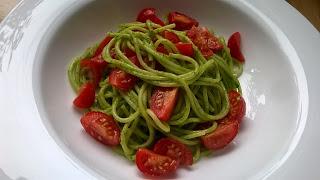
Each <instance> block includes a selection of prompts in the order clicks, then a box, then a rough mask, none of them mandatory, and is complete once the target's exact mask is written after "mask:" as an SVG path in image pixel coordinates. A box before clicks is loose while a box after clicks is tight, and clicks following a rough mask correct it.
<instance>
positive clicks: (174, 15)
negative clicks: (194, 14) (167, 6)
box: [168, 12, 199, 31]
mask: <svg viewBox="0 0 320 180" xmlns="http://www.w3.org/2000/svg"><path fill="white" fill-rule="evenodd" d="M168 21H169V24H172V23H175V24H176V27H175V28H174V29H176V30H179V31H184V30H189V29H191V28H192V26H198V25H199V22H198V21H197V20H195V19H193V18H191V17H189V16H187V15H185V14H183V13H180V12H170V13H169V15H168Z"/></svg>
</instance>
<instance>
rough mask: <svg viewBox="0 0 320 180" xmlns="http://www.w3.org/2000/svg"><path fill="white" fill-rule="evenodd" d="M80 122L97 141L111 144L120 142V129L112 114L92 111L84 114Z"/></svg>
mask: <svg viewBox="0 0 320 180" xmlns="http://www.w3.org/2000/svg"><path fill="white" fill-rule="evenodd" d="M80 122H81V124H82V126H83V128H84V129H85V131H86V132H87V133H88V134H90V135H91V136H92V137H93V138H94V139H96V140H97V141H99V142H101V143H103V144H105V145H110V146H115V145H118V144H120V129H119V127H118V125H117V123H116V122H115V121H114V119H113V117H112V116H109V115H106V114H104V113H102V112H95V111H91V112H88V113H86V114H85V115H84V116H82V118H81V120H80Z"/></svg>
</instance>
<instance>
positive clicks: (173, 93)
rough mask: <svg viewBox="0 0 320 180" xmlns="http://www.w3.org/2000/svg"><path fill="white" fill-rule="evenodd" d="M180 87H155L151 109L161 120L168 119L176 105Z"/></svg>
mask: <svg viewBox="0 0 320 180" xmlns="http://www.w3.org/2000/svg"><path fill="white" fill-rule="evenodd" d="M178 95H179V89H178V88H173V87H155V89H154V90H153V93H152V95H151V100H150V109H151V110H152V111H153V112H154V114H155V115H156V116H157V117H158V118H159V120H161V121H168V120H169V119H170V118H171V114H172V112H173V110H174V107H175V105H176V102H177V99H178Z"/></svg>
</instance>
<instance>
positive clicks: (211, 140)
mask: <svg viewBox="0 0 320 180" xmlns="http://www.w3.org/2000/svg"><path fill="white" fill-rule="evenodd" d="M238 131H239V123H238V122H237V121H230V122H229V123H219V124H218V127H217V129H216V130H215V131H213V132H212V133H209V134H206V135H204V136H202V137H201V141H202V144H203V145H204V146H205V147H206V148H208V149H211V150H218V149H222V148H224V147H225V146H227V145H228V144H229V143H230V142H231V141H232V140H233V139H234V138H235V137H236V136H237V134H238Z"/></svg>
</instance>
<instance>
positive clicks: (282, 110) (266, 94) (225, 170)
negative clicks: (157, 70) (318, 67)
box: [33, 1, 308, 179]
mask: <svg viewBox="0 0 320 180" xmlns="http://www.w3.org/2000/svg"><path fill="white" fill-rule="evenodd" d="M169 4H170V5H169ZM144 7H155V8H156V9H158V10H159V14H165V13H166V12H169V11H180V12H183V13H186V14H188V15H190V16H192V17H194V18H196V19H198V20H199V21H200V24H201V25H203V26H206V27H209V28H213V29H214V30H215V31H216V33H217V34H220V35H223V36H225V37H226V38H228V37H229V36H230V35H231V33H233V32H235V31H239V32H241V35H242V40H243V41H242V42H243V43H242V44H243V53H244V54H245V57H246V63H245V69H244V73H243V74H242V76H241V78H240V80H241V85H242V88H243V92H244V97H245V100H246V102H247V112H246V119H245V120H244V124H243V126H242V128H241V131H240V133H239V136H238V137H237V138H236V139H235V140H234V142H233V144H232V145H230V146H229V147H228V148H226V149H224V150H222V151H220V152H218V153H214V155H213V156H211V157H208V158H203V159H201V160H200V161H199V162H198V163H196V164H194V165H193V166H192V167H191V168H188V169H180V170H178V173H177V175H176V176H175V177H173V178H181V179H185V178H190V179H195V178H199V179H203V178H208V174H210V173H212V175H211V176H210V177H211V178H213V179H221V178H228V179H230V178H233V179H239V178H240V179H248V178H250V177H263V176H265V175H266V174H267V173H269V171H270V170H272V169H274V167H276V166H279V163H281V162H282V161H283V160H282V159H283V158H285V157H286V156H287V155H288V153H290V148H292V146H295V141H296V139H298V138H299V135H298V134H297V130H298V129H299V127H301V124H304V121H305V120H306V116H305V113H306V112H307V108H308V107H307V104H308V94H307V84H306V78H305V75H304V71H303V68H302V66H301V64H300V62H299V59H298V58H297V55H296V54H295V52H294V51H292V47H291V45H290V44H289V43H288V41H287V40H286V39H285V37H284V35H283V34H281V32H277V29H274V28H273V27H271V26H270V24H268V22H266V21H265V20H264V19H263V18H261V17H260V16H259V14H256V12H254V11H253V10H251V9H250V8H249V7H246V6H245V5H244V4H242V3H231V2H223V1H207V2H206V3H195V2H193V3H191V2H189V3H186V2H185V1H155V2H152V3H150V2H148V1H141V2H139V3H128V2H127V1H117V2H113V3H112V4H111V3H110V2H108V1H94V2H92V3H88V4H86V5H85V6H82V7H73V8H71V9H69V10H68V11H66V12H64V14H62V15H61V17H60V18H58V19H57V20H56V21H55V22H54V24H52V25H51V26H52V28H51V29H50V30H49V31H47V32H46V34H45V38H44V39H43V40H42V43H41V45H40V48H39V49H38V54H39V56H38V57H37V60H36V61H35V64H34V72H35V73H34V74H33V79H34V80H33V87H34V91H35V92H36V94H37V95H38V96H36V101H37V105H38V109H39V110H40V114H41V117H42V120H43V122H44V124H45V125H46V127H47V129H48V130H49V132H50V134H51V135H52V136H53V138H54V139H55V140H56V141H58V142H59V144H60V146H61V148H62V149H64V150H66V151H68V152H70V156H71V157H72V158H73V159H75V160H76V161H77V162H81V164H82V165H83V166H86V168H87V169H92V170H94V171H95V172H96V173H98V174H100V175H101V176H104V177H112V178H115V179H122V178H126V179H129V178H132V177H143V176H142V175H141V173H140V172H139V171H138V170H137V168H136V166H135V165H134V164H133V163H131V162H129V161H127V160H126V159H125V158H123V157H121V156H119V155H117V154H115V153H114V152H112V151H111V150H110V148H109V147H107V146H104V145H102V144H99V143H98V142H96V141H95V140H94V139H92V138H91V137H90V136H88V135H87V134H86V133H85V132H84V131H83V129H82V127H81V124H80V123H79V119H80V117H81V115H82V112H79V111H77V110H75V109H74V108H73V106H72V100H73V99H74V97H75V93H74V92H73V91H72V89H71V87H70V85H69V83H68V79H67V75H66V69H67V66H68V64H69V63H70V60H71V59H72V57H75V56H77V55H79V54H80V53H81V52H82V51H83V50H84V49H85V48H86V47H88V46H90V45H91V44H93V43H94V42H96V41H98V40H100V39H102V38H103V37H104V34H105V32H106V31H111V30H115V29H116V28H117V26H118V25H119V24H121V23H125V22H131V21H134V20H135V18H136V15H137V13H138V12H139V10H140V9H142V8H144ZM253 157H254V158H253ZM230 167H232V168H231V169H232V173H230ZM123 172H126V173H123Z"/></svg>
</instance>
